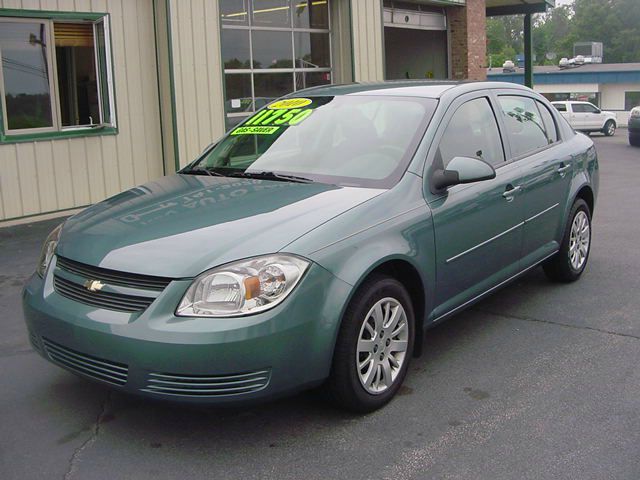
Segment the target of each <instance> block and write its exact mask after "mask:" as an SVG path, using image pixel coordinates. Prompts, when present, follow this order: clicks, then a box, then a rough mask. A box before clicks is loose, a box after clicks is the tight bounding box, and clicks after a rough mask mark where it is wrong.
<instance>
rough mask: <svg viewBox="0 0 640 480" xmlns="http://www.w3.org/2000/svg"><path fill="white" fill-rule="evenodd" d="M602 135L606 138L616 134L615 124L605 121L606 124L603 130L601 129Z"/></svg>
mask: <svg viewBox="0 0 640 480" xmlns="http://www.w3.org/2000/svg"><path fill="white" fill-rule="evenodd" d="M602 133H604V134H605V135H606V136H607V137H613V136H614V135H615V133H616V122H614V121H613V120H607V123H605V124H604V128H603V129H602Z"/></svg>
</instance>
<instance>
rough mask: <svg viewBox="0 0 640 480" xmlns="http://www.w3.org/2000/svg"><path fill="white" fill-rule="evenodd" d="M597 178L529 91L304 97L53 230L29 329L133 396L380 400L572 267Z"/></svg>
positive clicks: (28, 308)
mask: <svg viewBox="0 0 640 480" xmlns="http://www.w3.org/2000/svg"><path fill="white" fill-rule="evenodd" d="M597 191H598V161H597V155H596V151H595V149H594V146H593V143H592V142H591V140H590V139H589V138H587V137H586V136H584V135H582V134H578V133H576V132H574V131H573V130H572V129H571V127H570V126H569V125H568V124H567V123H566V121H565V120H564V119H563V118H562V117H561V116H560V115H559V114H558V113H557V111H556V110H555V109H554V108H553V107H552V106H551V105H550V104H549V102H547V100H545V99H544V98H543V97H541V96H540V95H538V94H536V93H534V92H533V91H531V90H529V89H527V88H524V87H520V86H517V85H513V84H504V83H464V84H456V83H424V82H423V83H406V82H405V83H381V84H369V85H360V84H354V85H344V86H326V87H318V88H314V89H308V90H303V91H299V92H297V93H296V94H294V95H291V96H288V97H285V98H282V99H280V100H278V101H275V102H273V103H270V104H269V105H267V106H266V107H265V108H263V109H261V110H260V111H258V112H256V113H255V114H254V115H253V116H251V117H249V118H248V119H246V120H245V121H244V122H243V123H241V124H240V125H238V126H237V127H235V128H234V129H233V130H231V131H230V132H229V133H228V134H227V135H226V136H224V137H223V138H222V139H221V140H219V141H218V142H217V143H214V144H212V145H211V146H210V147H209V148H207V149H206V150H205V151H204V152H203V153H202V154H201V156H200V157H199V158H198V159H196V160H195V161H194V162H192V163H191V164H189V165H188V166H186V167H185V168H183V169H182V170H181V171H179V172H178V173H177V174H175V175H170V176H167V177H164V178H161V179H159V180H157V181H155V182H150V183H147V184H145V185H141V186H139V187H136V188H132V189H131V190H128V191H125V192H123V193H121V194H119V195H116V196H115V197H112V198H109V199H107V200H105V201H103V202H101V203H98V204H97V205H94V206H92V207H91V208H88V209H87V210H85V211H83V212H82V213H79V214H77V215H75V216H73V217H71V218H69V219H68V220H67V221H66V222H64V223H63V224H62V225H60V226H59V227H58V228H56V229H55V230H54V231H53V232H51V234H50V235H49V237H48V238H47V240H46V242H45V244H44V246H43V249H42V255H41V257H40V259H39V262H38V265H37V270H36V273H35V274H34V275H33V277H32V278H31V279H30V280H29V282H28V284H27V285H26V287H25V290H24V302H23V303H24V313H25V317H26V323H27V327H28V330H29V334H30V338H31V342H32V344H33V348H34V349H35V350H37V351H38V352H39V353H40V354H41V355H42V356H43V357H44V358H46V359H47V360H49V361H51V362H53V363H55V364H56V365H59V366H60V367H63V368H66V369H68V370H70V371H72V372H74V373H76V374H78V375H81V376H83V377H86V378H88V379H91V380H95V381H98V382H101V383H104V384H108V385H110V386H111V387H113V388H114V389H117V390H121V391H124V392H130V393H134V394H139V395H144V396H147V397H151V398H156V399H169V400H179V401H184V402H200V403H209V404H217V405H222V404H237V403H240V402H244V401H256V400H261V401H262V400H266V399H271V398H274V397H278V396H281V395H285V394H290V393H292V392H295V391H299V390H302V389H309V388H313V387H320V389H321V391H322V392H324V394H325V395H326V396H327V398H328V399H330V400H331V401H333V402H335V403H337V404H338V405H340V406H342V407H344V408H347V409H350V410H353V411H358V412H367V411H371V410H374V409H376V408H379V407H381V406H383V405H384V404H386V403H387V402H388V401H390V400H391V399H392V398H393V396H394V395H395V394H396V393H397V391H398V389H399V388H400V386H401V384H402V382H403V380H404V378H405V376H406V374H407V368H408V366H409V362H410V360H411V358H412V357H413V356H415V355H418V354H419V353H420V351H421V350H422V345H421V344H422V339H423V337H424V332H425V331H426V330H427V329H428V328H430V327H432V326H433V325H435V324H436V323H438V322H440V321H442V320H444V319H446V318H448V317H450V316H451V315H453V314H455V313H457V312H460V311H461V310H463V309H464V308H466V307H468V306H470V305H472V304H473V303H475V302H477V301H478V300H480V299H481V298H483V297H484V296H486V295H488V294H490V293H492V292H494V291H495V290H497V289H498V288H500V287H502V286H503V285H505V284H506V283H508V282H510V281H512V280H513V279H515V278H517V277H518V276H519V275H522V274H523V273H525V272H527V271H529V270H531V269H532V268H534V267H536V266H538V265H542V267H543V268H544V271H545V272H546V274H547V275H548V276H549V278H550V279H551V280H554V281H559V282H571V281H574V280H577V279H578V278H579V277H580V275H581V274H582V273H583V271H584V269H585V266H586V264H587V260H588V258H589V249H590V245H591V218H592V214H593V209H594V203H595V200H596V195H597ZM425 348H428V345H427V346H426V347H425ZM426 394H428V392H425V395H426Z"/></svg>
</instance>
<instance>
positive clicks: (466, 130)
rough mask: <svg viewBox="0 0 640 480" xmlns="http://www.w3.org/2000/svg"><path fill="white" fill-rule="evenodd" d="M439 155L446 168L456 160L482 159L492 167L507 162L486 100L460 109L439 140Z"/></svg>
mask: <svg viewBox="0 0 640 480" xmlns="http://www.w3.org/2000/svg"><path fill="white" fill-rule="evenodd" d="M438 154H439V156H440V158H441V159H442V168H443V169H444V168H446V167H447V165H448V164H449V162H450V161H451V160H453V159H454V158H455V157H476V158H481V159H483V160H484V161H486V162H488V163H490V164H491V165H493V166H499V165H500V164H501V163H504V150H503V149H502V140H501V139H500V132H499V131H498V125H497V123H496V118H495V116H494V114H493V109H492V108H491V105H490V104H489V100H488V99H487V98H484V97H483V98H477V99H475V100H470V101H468V102H467V103H465V104H463V105H461V106H460V107H459V108H458V110H457V111H456V113H454V114H453V117H451V120H450V121H449V124H448V125H447V129H446V130H445V132H444V134H443V136H442V139H441V140H440V145H439V146H438ZM436 161H439V159H437V160H436Z"/></svg>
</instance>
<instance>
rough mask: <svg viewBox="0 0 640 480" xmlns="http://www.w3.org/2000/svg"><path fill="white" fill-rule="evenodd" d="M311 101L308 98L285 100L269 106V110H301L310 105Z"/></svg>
mask: <svg viewBox="0 0 640 480" xmlns="http://www.w3.org/2000/svg"><path fill="white" fill-rule="evenodd" d="M311 103H312V101H311V99H309V98H287V99H286V100H280V101H278V102H274V103H272V104H271V105H269V106H268V107H267V108H268V109H269V110H290V109H292V108H302V107H306V106H307V105H311Z"/></svg>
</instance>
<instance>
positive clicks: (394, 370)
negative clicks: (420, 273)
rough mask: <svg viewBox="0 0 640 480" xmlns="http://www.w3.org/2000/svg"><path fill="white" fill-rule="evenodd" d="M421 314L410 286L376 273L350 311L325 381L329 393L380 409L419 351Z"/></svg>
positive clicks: (352, 405)
mask: <svg viewBox="0 0 640 480" xmlns="http://www.w3.org/2000/svg"><path fill="white" fill-rule="evenodd" d="M414 338H415V318H414V313H413V306H412V303H411V299H410V297H409V294H408V293H407V290H406V289H405V288H404V287H403V286H402V284H401V283H400V282H398V281H397V280H395V279H394V278H391V277H387V276H383V275H374V276H372V277H371V278H369V279H368V280H366V281H365V283H364V284H363V285H362V286H361V287H360V288H359V289H358V291H357V292H356V294H355V295H354V297H353V299H352V300H351V302H350V303H349V306H348V307H347V310H346V312H345V315H344V318H343V321H342V325H341V327H340V332H339V334H338V339H337V341H336V348H335V352H334V356H333V364H332V367H331V374H330V377H329V379H328V380H327V382H326V384H325V385H324V389H325V392H326V393H327V395H328V397H329V399H330V400H331V401H333V402H334V403H335V404H337V405H338V406H340V407H342V408H345V409H347V410H351V411H354V412H359V413H366V412H371V411H373V410H376V409H378V408H380V407H382V406H383V405H385V404H386V403H388V402H389V401H390V400H391V399H392V398H393V396H394V395H395V394H396V392H397V391H398V389H399V388H400V386H401V385H402V381H403V380H404V377H405V376H406V374H407V368H408V366H409V361H410V360H411V356H412V352H413V343H414Z"/></svg>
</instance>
